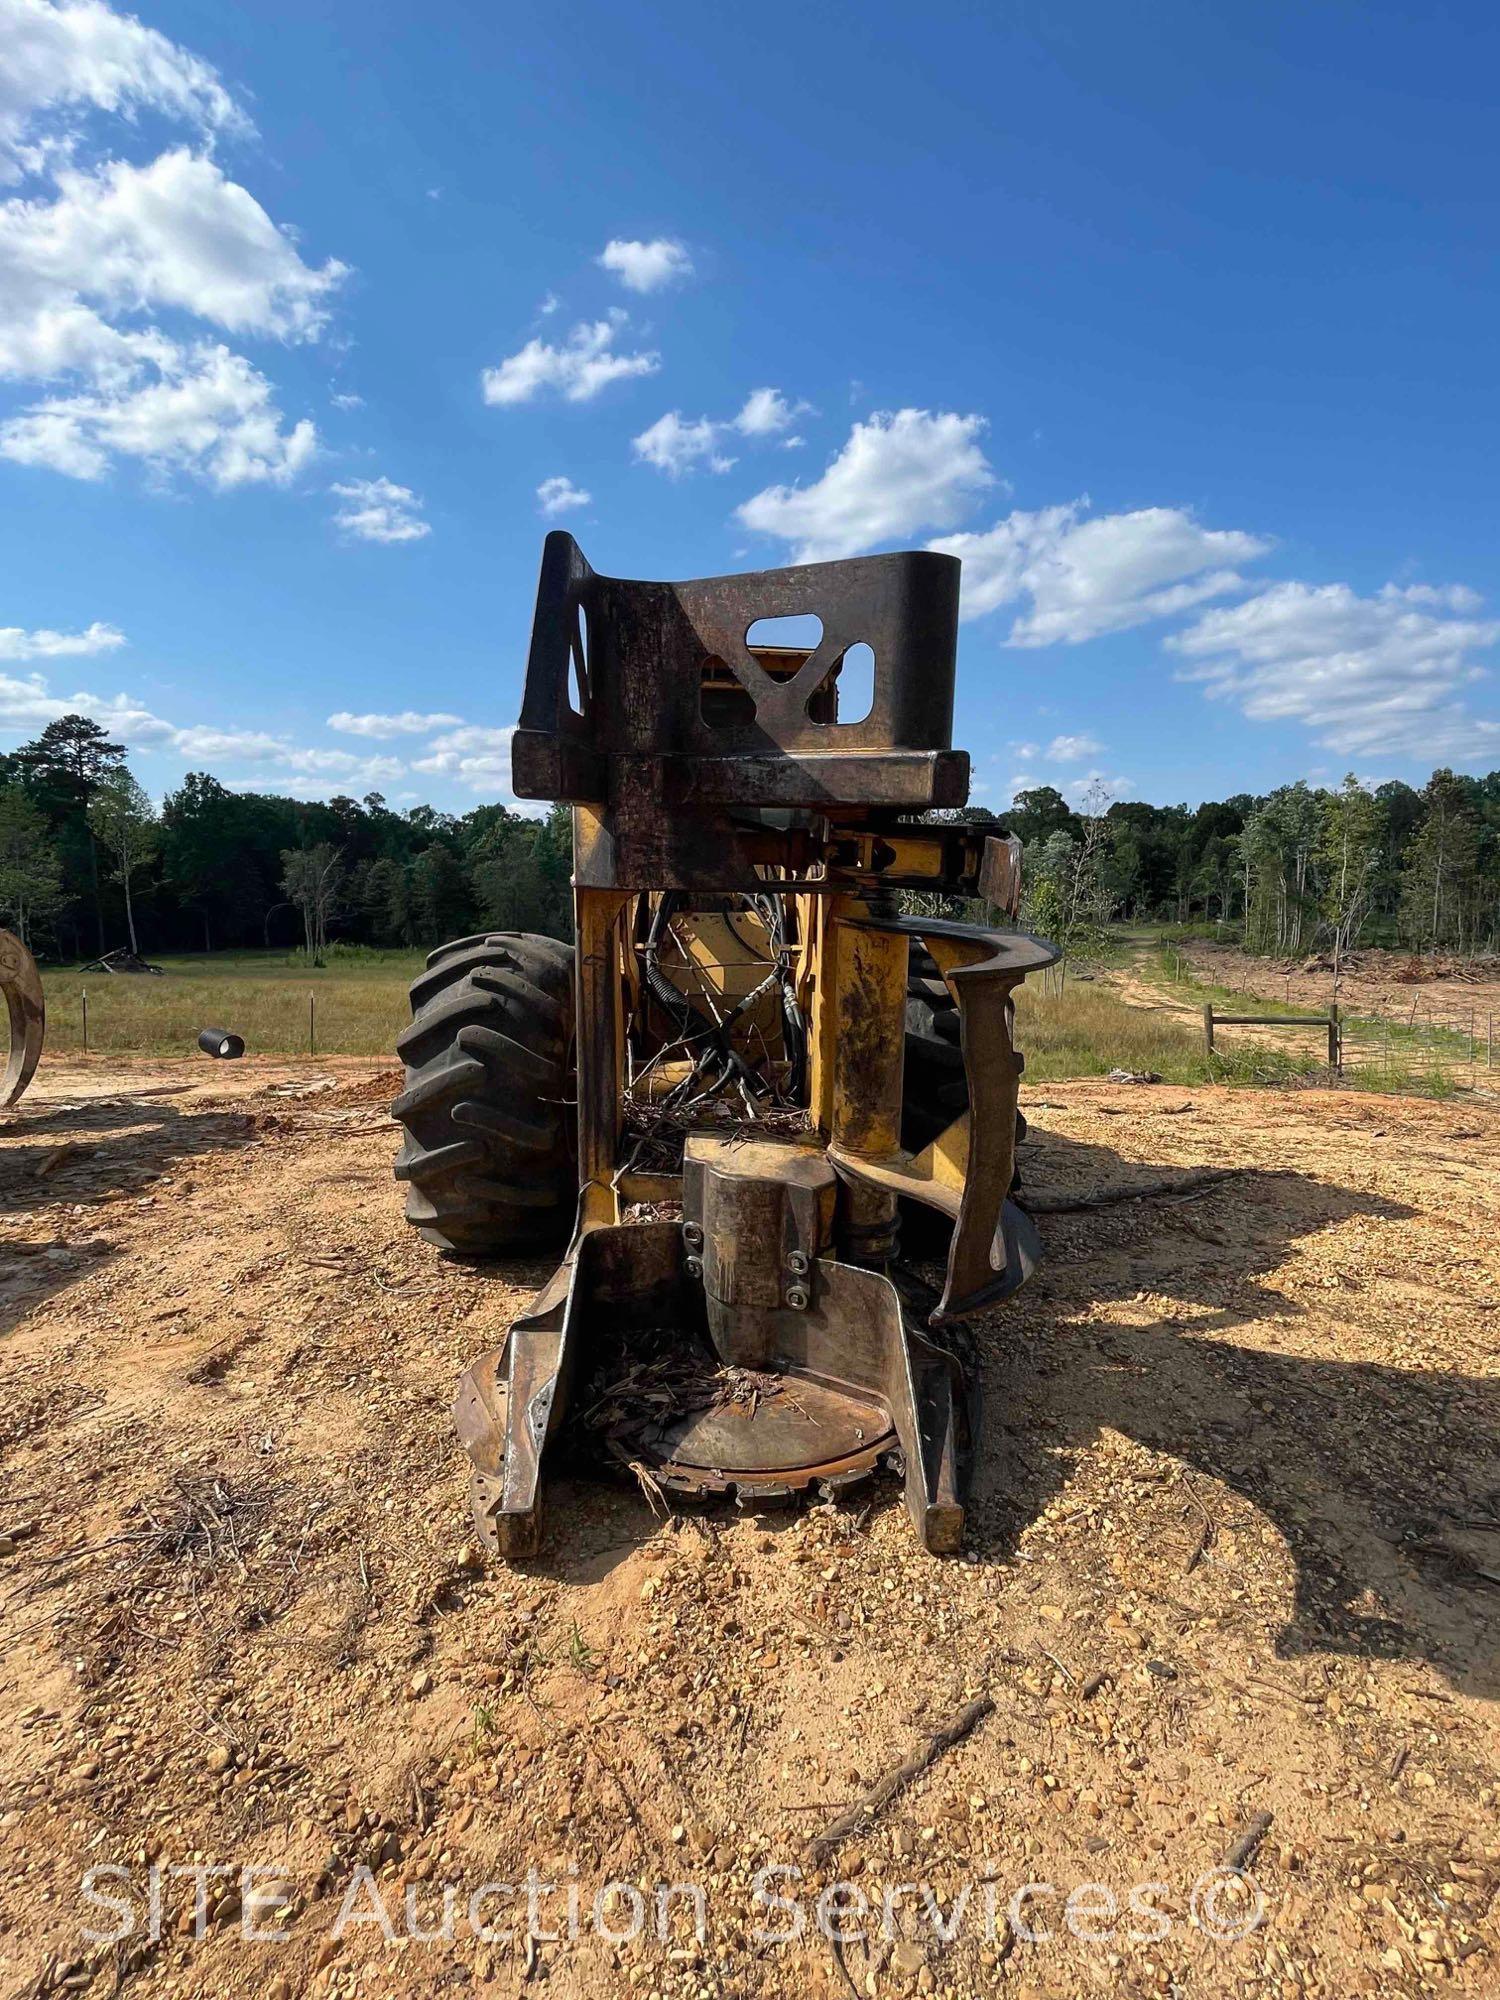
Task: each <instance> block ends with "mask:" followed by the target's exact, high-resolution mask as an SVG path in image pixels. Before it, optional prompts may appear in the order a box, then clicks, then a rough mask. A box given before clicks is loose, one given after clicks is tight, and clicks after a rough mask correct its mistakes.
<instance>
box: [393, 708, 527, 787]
mask: <svg viewBox="0 0 1500 2000" xmlns="http://www.w3.org/2000/svg"><path fill="white" fill-rule="evenodd" d="M514 735H515V730H514V729H513V728H508V729H484V728H481V727H479V726H478V725H477V724H474V723H469V724H466V725H465V726H464V727H462V728H459V729H452V730H449V731H448V733H447V734H446V735H443V736H437V737H434V738H433V741H432V742H431V744H430V745H429V746H428V750H427V755H426V756H425V757H418V758H417V759H416V760H415V761H414V762H413V764H412V769H413V770H414V771H423V772H425V773H427V775H428V776H430V777H441V778H457V779H458V780H459V782H460V783H461V784H465V785H468V786H469V787H470V789H471V790H473V791H476V792H491V793H492V792H496V791H504V792H508V791H509V790H510V739H511V737H512V736H514Z"/></svg>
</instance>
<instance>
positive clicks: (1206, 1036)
mask: <svg viewBox="0 0 1500 2000" xmlns="http://www.w3.org/2000/svg"><path fill="white" fill-rule="evenodd" d="M1203 1046H1204V1049H1205V1050H1206V1051H1207V1053H1208V1054H1209V1055H1212V1054H1213V1052H1214V1003H1213V1001H1212V1000H1205V1001H1204V1003H1203Z"/></svg>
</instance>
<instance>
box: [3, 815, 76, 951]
mask: <svg viewBox="0 0 1500 2000" xmlns="http://www.w3.org/2000/svg"><path fill="white" fill-rule="evenodd" d="M62 900H63V885H62V862H61V860H60V859H59V858H58V852H57V848H56V846H55V845H54V844H53V842H52V840H51V839H50V838H49V836H48V832H47V822H46V819H45V818H44V816H43V814H42V812H41V811H40V809H39V808H38V807H37V806H36V805H34V804H33V803H32V801H31V799H30V798H29V797H28V796H27V794H26V791H25V789H24V788H23V787H22V786H21V785H17V784H8V785H0V915H3V916H4V917H5V918H6V919H7V921H8V922H9V924H10V925H11V928H12V929H13V930H14V931H15V933H16V935H17V936H18V937H19V938H20V940H21V942H22V944H24V945H27V946H30V944H31V942H32V936H33V928H34V926H35V925H36V924H37V923H38V922H39V921H45V920H46V918H47V917H48V916H49V915H50V914H51V912H52V911H53V910H55V909H56V908H57V906H58V904H59V903H60V902H61V901H62Z"/></svg>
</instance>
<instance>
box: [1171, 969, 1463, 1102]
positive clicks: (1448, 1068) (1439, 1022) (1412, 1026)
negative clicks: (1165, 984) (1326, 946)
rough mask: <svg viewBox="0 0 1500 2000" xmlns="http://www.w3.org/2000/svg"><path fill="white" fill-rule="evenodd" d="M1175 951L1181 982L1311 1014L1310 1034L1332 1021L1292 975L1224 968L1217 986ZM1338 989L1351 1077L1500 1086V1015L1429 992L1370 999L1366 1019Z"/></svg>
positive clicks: (1175, 971) (1365, 1007)
mask: <svg viewBox="0 0 1500 2000" xmlns="http://www.w3.org/2000/svg"><path fill="white" fill-rule="evenodd" d="M1167 949H1168V950H1170V951H1171V952H1172V954H1173V965H1172V973H1173V977H1174V979H1176V980H1177V981H1180V982H1182V983H1183V984H1194V985H1196V984H1200V983H1203V984H1212V985H1213V986H1214V987H1216V988H1218V989H1220V990H1222V991H1225V992H1229V993H1238V994H1241V995H1242V996H1243V997H1244V998H1245V999H1247V1000H1256V1001H1259V1002H1260V1003H1261V1004H1262V1005H1275V1006H1278V1007H1282V1008H1284V1009H1285V1010H1286V1011H1287V1012H1289V1013H1292V1012H1295V1013H1300V1014H1303V1015H1305V1016H1306V1017H1307V1022H1306V1025H1307V1027H1308V1028H1309V1029H1316V1028H1318V1027H1319V1025H1320V1023H1321V1022H1322V1021H1324V1020H1326V1018H1327V1016H1326V1014H1318V1013H1315V1012H1314V1011H1313V1009H1312V1008H1311V1007H1309V1005H1308V1004H1307V1002H1306V1000H1305V999H1302V998H1299V997H1298V995H1297V994H1295V993H1294V992H1293V978H1294V975H1293V974H1291V973H1279V974H1278V973H1275V972H1273V971H1272V969H1271V968H1270V967H1266V968H1264V969H1263V970H1257V971H1255V972H1253V973H1247V972H1241V973H1240V974H1239V975H1238V976H1236V970H1235V968H1234V967H1233V966H1225V967H1222V968H1220V967H1217V966H1216V967H1215V968H1214V976H1213V979H1212V980H1211V981H1203V982H1200V980H1199V977H1198V974H1197V973H1196V972H1195V970H1194V968H1193V965H1192V961H1191V960H1190V959H1189V958H1188V957H1187V956H1186V955H1185V954H1184V953H1183V952H1181V951H1179V950H1177V949H1176V947H1175V946H1168V947H1167ZM1331 988H1332V982H1331V980H1330V1001H1331V1003H1332V1004H1337V1005H1338V1006H1339V1008H1340V1012H1341V1015H1342V1019H1341V1021H1340V1030H1339V1032H1340V1042H1341V1047H1342V1066H1343V1068H1344V1069H1346V1070H1349V1069H1355V1070H1363V1071H1367V1072H1369V1073H1370V1074H1371V1075H1373V1076H1376V1077H1380V1076H1383V1077H1385V1078H1387V1079H1389V1080H1390V1082H1391V1084H1392V1087H1397V1088H1399V1085H1400V1081H1401V1079H1402V1078H1404V1077H1414V1078H1421V1077H1428V1076H1433V1075H1439V1076H1441V1077H1443V1078H1444V1079H1445V1080H1446V1081H1448V1082H1450V1083H1453V1084H1461V1083H1466V1084H1469V1085H1484V1084H1486V1083H1493V1082H1494V1081H1495V1072H1496V1068H1497V1060H1500V1014H1497V1013H1496V1012H1495V1011H1494V1010H1492V1009H1490V1008H1488V1007H1483V1006H1479V1005H1475V1004H1466V1003H1465V1002H1463V1001H1462V1000H1457V999H1455V998H1453V997H1452V996H1451V995H1449V994H1444V995H1442V996H1441V997H1439V996H1435V995H1433V994H1432V993H1431V992H1429V991H1426V990H1425V989H1421V990H1417V991H1414V992H1413V994H1412V996H1411V999H1410V1002H1409V1003H1408V1002H1406V1001H1405V1000H1403V1001H1402V1002H1401V1003H1400V1004H1399V1005H1390V1004H1388V1003H1387V1004H1384V1005H1383V1004H1382V1003H1381V1002H1380V1001H1379V1000H1378V999H1372V998H1371V997H1368V996H1365V997H1362V999H1361V1001H1360V1003H1359V1004H1360V1008H1361V1011H1359V1012H1353V1011H1352V1010H1351V1007H1350V1002H1349V1000H1348V999H1347V997H1341V998H1339V999H1338V1000H1337V1001H1336V1002H1335V1001H1334V1000H1333V996H1332V991H1331Z"/></svg>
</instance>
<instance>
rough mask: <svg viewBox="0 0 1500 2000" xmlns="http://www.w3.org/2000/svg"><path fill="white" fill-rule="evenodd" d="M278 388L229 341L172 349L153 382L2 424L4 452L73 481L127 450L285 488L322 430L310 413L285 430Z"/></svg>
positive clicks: (200, 471)
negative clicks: (276, 400) (276, 396)
mask: <svg viewBox="0 0 1500 2000" xmlns="http://www.w3.org/2000/svg"><path fill="white" fill-rule="evenodd" d="M273 393H274V392H273V390H272V387H271V384H270V383H269V382H268V381H267V380H266V378H265V376H264V375H262V374H261V373H260V371H259V369H257V368H253V367H252V366H251V365H250V363H249V362H248V361H246V360H245V359H244V357H243V356H242V355H239V354H234V353H231V352H230V350H229V349H228V348H227V347H222V346H218V345H215V344H212V343H209V342H204V343H201V344H199V345H197V346H195V347H193V348H191V349H182V348H175V347H174V348H172V349H171V351H170V353H164V354H163V355H162V356H161V357H160V360H159V363H158V368H157V372H156V376H155V379H154V380H148V381H145V382H142V383H140V384H139V385H131V386H125V387H122V386H120V385H118V384H115V383H110V384H107V385H103V386H100V387H97V388H93V389H88V390H84V391H82V392H80V393H79V394H77V395H71V396H54V397H49V398H47V399H46V400H44V401H42V402H40V403H35V404H33V405H32V406H31V408H30V409H28V410H26V411H24V412H23V413H22V414H21V415H20V416H18V417H13V418H11V419H10V420H9V422H7V423H4V424H0V456H3V457H5V458H9V459H14V460H15V461H16V463H17V464H20V465H43V466H48V467H50V468H51V469H52V470H53V471H54V472H64V473H68V474H70V475H71V476H72V477H73V478H75V479H101V478H103V476H104V474H105V473H106V472H107V471H108V469H109V466H110V463H111V461H112V460H113V459H114V458H116V457H129V458H137V459H141V460H143V461H144V462H145V463H146V464H147V465H148V466H149V467H150V468H151V469H152V470H153V471H155V472H157V473H158V474H166V473H169V472H186V473H191V474H194V475H196V476H197V477H199V478H201V479H203V480H204V481H205V482H206V483H207V484H209V485H211V486H215V487H218V488H220V489H227V488H229V487H234V486H249V485H257V484H270V485H275V486H285V485H288V484H289V483H290V482H291V480H293V479H294V478H295V477H296V475H297V474H298V473H299V472H300V471H302V469H303V468H304V467H305V466H306V465H308V464H309V463H310V462H311V460H312V458H313V457H314V455H315V453H316V451H317V432H316V430H315V428H314V426H313V425H312V424H311V423H310V422H309V421H308V420H307V419H305V418H304V419H303V420H302V421H301V422H300V423H296V424H294V425H292V427H291V429H290V430H287V429H285V428H284V420H283V418H282V415H281V412H280V411H279V410H278V409H277V407H276V405H275V403H274V401H273V400H272V397H273Z"/></svg>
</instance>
